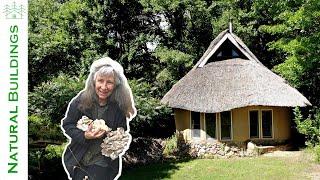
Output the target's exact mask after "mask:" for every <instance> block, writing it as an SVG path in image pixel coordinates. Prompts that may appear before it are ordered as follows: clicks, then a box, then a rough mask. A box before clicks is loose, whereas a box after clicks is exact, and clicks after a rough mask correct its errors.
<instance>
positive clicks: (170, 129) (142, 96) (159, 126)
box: [129, 79, 175, 137]
mask: <svg viewBox="0 0 320 180" xmlns="http://www.w3.org/2000/svg"><path fill="white" fill-rule="evenodd" d="M129 84H130V87H131V89H132V93H133V98H134V101H135V106H136V109H137V111H138V112H137V116H136V117H135V118H134V119H132V121H131V122H130V130H131V131H130V133H131V134H132V136H133V137H137V136H140V137H141V136H142V137H148V136H151V137H168V136H170V135H172V134H173V133H174V130H175V129H174V127H175V126H174V120H173V119H172V116H171V113H172V110H171V109H170V108H168V107H167V106H164V105H162V104H161V103H160V100H159V99H157V98H155V94H156V93H157V92H156V88H154V87H152V86H151V85H150V84H149V83H147V82H144V81H143V79H139V80H131V81H129Z"/></svg>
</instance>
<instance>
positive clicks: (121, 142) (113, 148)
mask: <svg viewBox="0 0 320 180" xmlns="http://www.w3.org/2000/svg"><path fill="white" fill-rule="evenodd" d="M129 139H130V134H129V133H127V132H125V131H124V129H123V128H122V127H120V128H117V130H116V131H111V132H109V133H108V134H107V137H106V138H104V140H103V143H102V144H101V147H102V150H101V153H102V155H104V156H107V157H110V158H111V159H112V160H114V159H116V158H117V157H118V156H119V154H120V153H122V152H123V151H124V149H125V146H126V145H127V144H128V142H129Z"/></svg>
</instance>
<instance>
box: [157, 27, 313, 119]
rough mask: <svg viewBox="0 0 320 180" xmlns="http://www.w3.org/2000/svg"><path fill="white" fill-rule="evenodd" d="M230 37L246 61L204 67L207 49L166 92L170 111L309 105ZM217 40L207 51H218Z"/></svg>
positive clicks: (211, 110)
mask: <svg viewBox="0 0 320 180" xmlns="http://www.w3.org/2000/svg"><path fill="white" fill-rule="evenodd" d="M226 34H230V35H233V34H232V33H228V32H227V31H224V32H222V33H221V34H220V35H221V36H220V35H219V36H220V37H219V36H218V37H217V38H220V40H221V37H223V36H225V35H226ZM233 37H234V39H235V40H236V41H237V43H238V44H239V46H241V48H243V50H242V51H241V52H243V51H245V52H244V53H246V54H247V55H246V57H247V58H248V59H240V58H235V59H228V60H223V61H217V62H210V63H208V64H206V61H207V60H208V59H209V58H210V57H209V58H206V57H207V56H210V54H211V55H212V54H213V53H212V52H210V51H209V50H207V51H206V52H205V54H204V55H203V56H202V58H201V59H200V60H199V61H198V63H197V64H196V65H195V67H194V68H193V69H192V70H191V71H189V72H188V73H187V75H185V76H184V77H183V78H182V79H180V80H179V81H178V82H177V83H176V84H175V85H174V86H173V87H172V88H171V89H170V91H169V92H167V94H166V95H165V96H164V97H163V98H162V100H161V102H162V103H165V104H168V105H169V106H170V107H172V108H180V109H186V110H191V111H197V112H206V113H214V112H222V111H228V110H231V109H234V108H240V107H245V106H254V105H262V106H283V107H295V106H306V105H311V104H310V102H309V101H308V100H307V99H306V98H305V97H304V96H303V95H302V94H300V93H299V92H298V91H297V90H296V89H295V88H293V87H291V86H290V85H289V84H287V83H286V81H285V80H284V79H283V78H281V77H280V76H278V75H276V74H275V73H273V72H272V71H270V70H269V69H267V68H266V67H265V66H263V65H262V64H261V62H260V61H259V60H258V59H257V58H256V57H255V56H254V55H253V54H252V52H251V51H250V50H249V49H248V48H247V46H245V45H244V44H243V42H242V41H241V40H240V39H239V38H238V37H236V36H233ZM217 38H216V39H217ZM236 38H238V39H236ZM216 39H215V40H214V41H213V42H212V43H211V45H210V46H209V48H208V49H211V51H212V50H213V49H217V48H216V47H214V46H215V45H217V44H218V43H219V40H216ZM239 40H240V41H241V42H240V41H239ZM220 45H221V43H220ZM203 62H205V63H203ZM201 63H202V65H201ZM200 65H201V66H200Z"/></svg>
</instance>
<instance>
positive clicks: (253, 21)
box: [28, 0, 320, 179]
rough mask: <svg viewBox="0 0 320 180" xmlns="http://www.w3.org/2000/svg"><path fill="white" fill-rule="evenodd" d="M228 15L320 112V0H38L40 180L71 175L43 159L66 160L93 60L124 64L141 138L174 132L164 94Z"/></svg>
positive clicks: (32, 94) (34, 37)
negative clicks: (77, 99) (70, 112)
mask: <svg viewBox="0 0 320 180" xmlns="http://www.w3.org/2000/svg"><path fill="white" fill-rule="evenodd" d="M230 21H232V24H233V32H234V33H235V34H237V35H238V36H239V37H240V38H241V39H242V40H243V41H244V42H245V43H246V44H247V45H248V46H249V48H250V49H251V50H252V52H253V53H254V54H255V55H256V56H257V57H258V58H259V60H260V61H261V62H262V63H263V64H264V65H265V66H267V67H268V68H270V69H272V70H273V71H274V72H276V73H277V74H279V75H281V76H282V77H284V78H285V79H286V80H287V81H288V82H289V83H290V84H291V85H292V86H294V87H295V88H297V89H298V90H299V91H300V92H301V93H302V94H303V95H304V96H306V97H307V98H308V99H309V100H310V102H311V103H312V104H313V106H312V107H309V108H304V109H302V112H301V113H302V115H301V116H303V117H308V116H309V117H313V116H314V114H315V112H316V111H317V109H319V105H320V102H319V100H320V92H319V89H320V86H319V78H320V58H319V54H320V41H319V39H320V31H319V27H320V1H318V0H279V1H272V0H256V1H251V0H217V1H211V0H170V1H169V0H157V1H156V0H105V1H103V0H30V1H29V84H28V85H29V142H30V143H29V148H30V151H29V152H30V153H29V167H30V169H31V170H30V173H31V174H32V177H33V179H37V178H40V179H42V178H48V177H50V174H56V175H57V176H58V175H59V174H60V175H61V177H63V175H64V172H63V171H61V170H62V169H61V168H56V169H52V168H51V169H50V168H49V169H50V172H49V171H48V168H45V167H43V166H46V164H47V162H55V163H60V156H61V153H59V152H60V151H58V150H59V149H61V144H62V143H64V142H66V138H65V137H64V136H63V134H62V131H61V130H60V128H59V126H60V120H61V119H62V118H63V116H64V113H65V111H66V107H67V105H68V102H69V101H70V100H71V99H72V97H74V96H75V95H76V94H77V93H78V92H79V91H80V90H81V89H83V88H84V81H85V79H86V77H87V75H88V73H89V72H88V71H89V66H90V64H91V63H92V62H93V61H94V60H95V59H98V58H101V57H104V56H109V57H111V58H112V59H115V60H117V61H118V62H119V63H120V64H122V66H123V67H124V69H125V73H126V76H127V78H128V79H129V83H130V86H131V88H132V90H133V94H134V99H135V102H136V107H137V109H138V115H137V117H136V118H134V119H133V120H132V122H131V124H130V125H131V133H132V135H133V137H138V136H144V137H170V136H171V135H172V134H173V132H174V129H175V127H174V121H173V116H172V110H171V109H169V108H168V107H165V106H163V105H161V104H160V103H159V101H160V99H161V98H162V97H163V95H164V94H165V93H166V92H167V91H168V90H169V89H170V88H171V87H172V85H173V84H174V83H175V82H177V81H178V80H179V79H180V78H182V77H183V76H184V75H185V74H186V73H187V72H188V71H189V70H190V69H191V68H192V66H193V65H194V64H195V62H197V60H198V59H199V58H200V57H201V56H202V54H203V53H204V51H205V50H206V48H207V47H208V45H209V44H210V42H211V41H212V40H213V39H214V38H215V37H216V36H217V35H218V34H219V33H220V32H221V31H222V30H224V29H226V28H228V23H229V22H230ZM303 119H304V118H301V120H302V121H303ZM51 145H52V146H51ZM49 147H50V148H49ZM52 152H55V153H52ZM45 162H46V163H45ZM48 164H50V163H48ZM53 164H54V163H53ZM58 177H60V176H58ZM49 179H50V178H49Z"/></svg>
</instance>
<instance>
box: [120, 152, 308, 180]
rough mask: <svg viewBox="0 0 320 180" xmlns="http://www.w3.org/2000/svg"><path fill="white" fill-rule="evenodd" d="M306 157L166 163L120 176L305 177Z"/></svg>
mask: <svg viewBox="0 0 320 180" xmlns="http://www.w3.org/2000/svg"><path fill="white" fill-rule="evenodd" d="M306 159H308V158H306ZM306 159H302V158H299V159H297V158H290V157H281V158H279V157H255V158H233V159H195V160H188V161H178V162H164V163H159V164H152V165H148V166H143V167H139V168H135V169H131V170H127V171H124V172H123V175H122V177H121V178H120V179H122V180H125V179H139V180H140V179H306V178H307V176H306V173H304V172H305V171H306V169H308V167H309V166H310V165H311V161H309V160H306Z"/></svg>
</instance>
